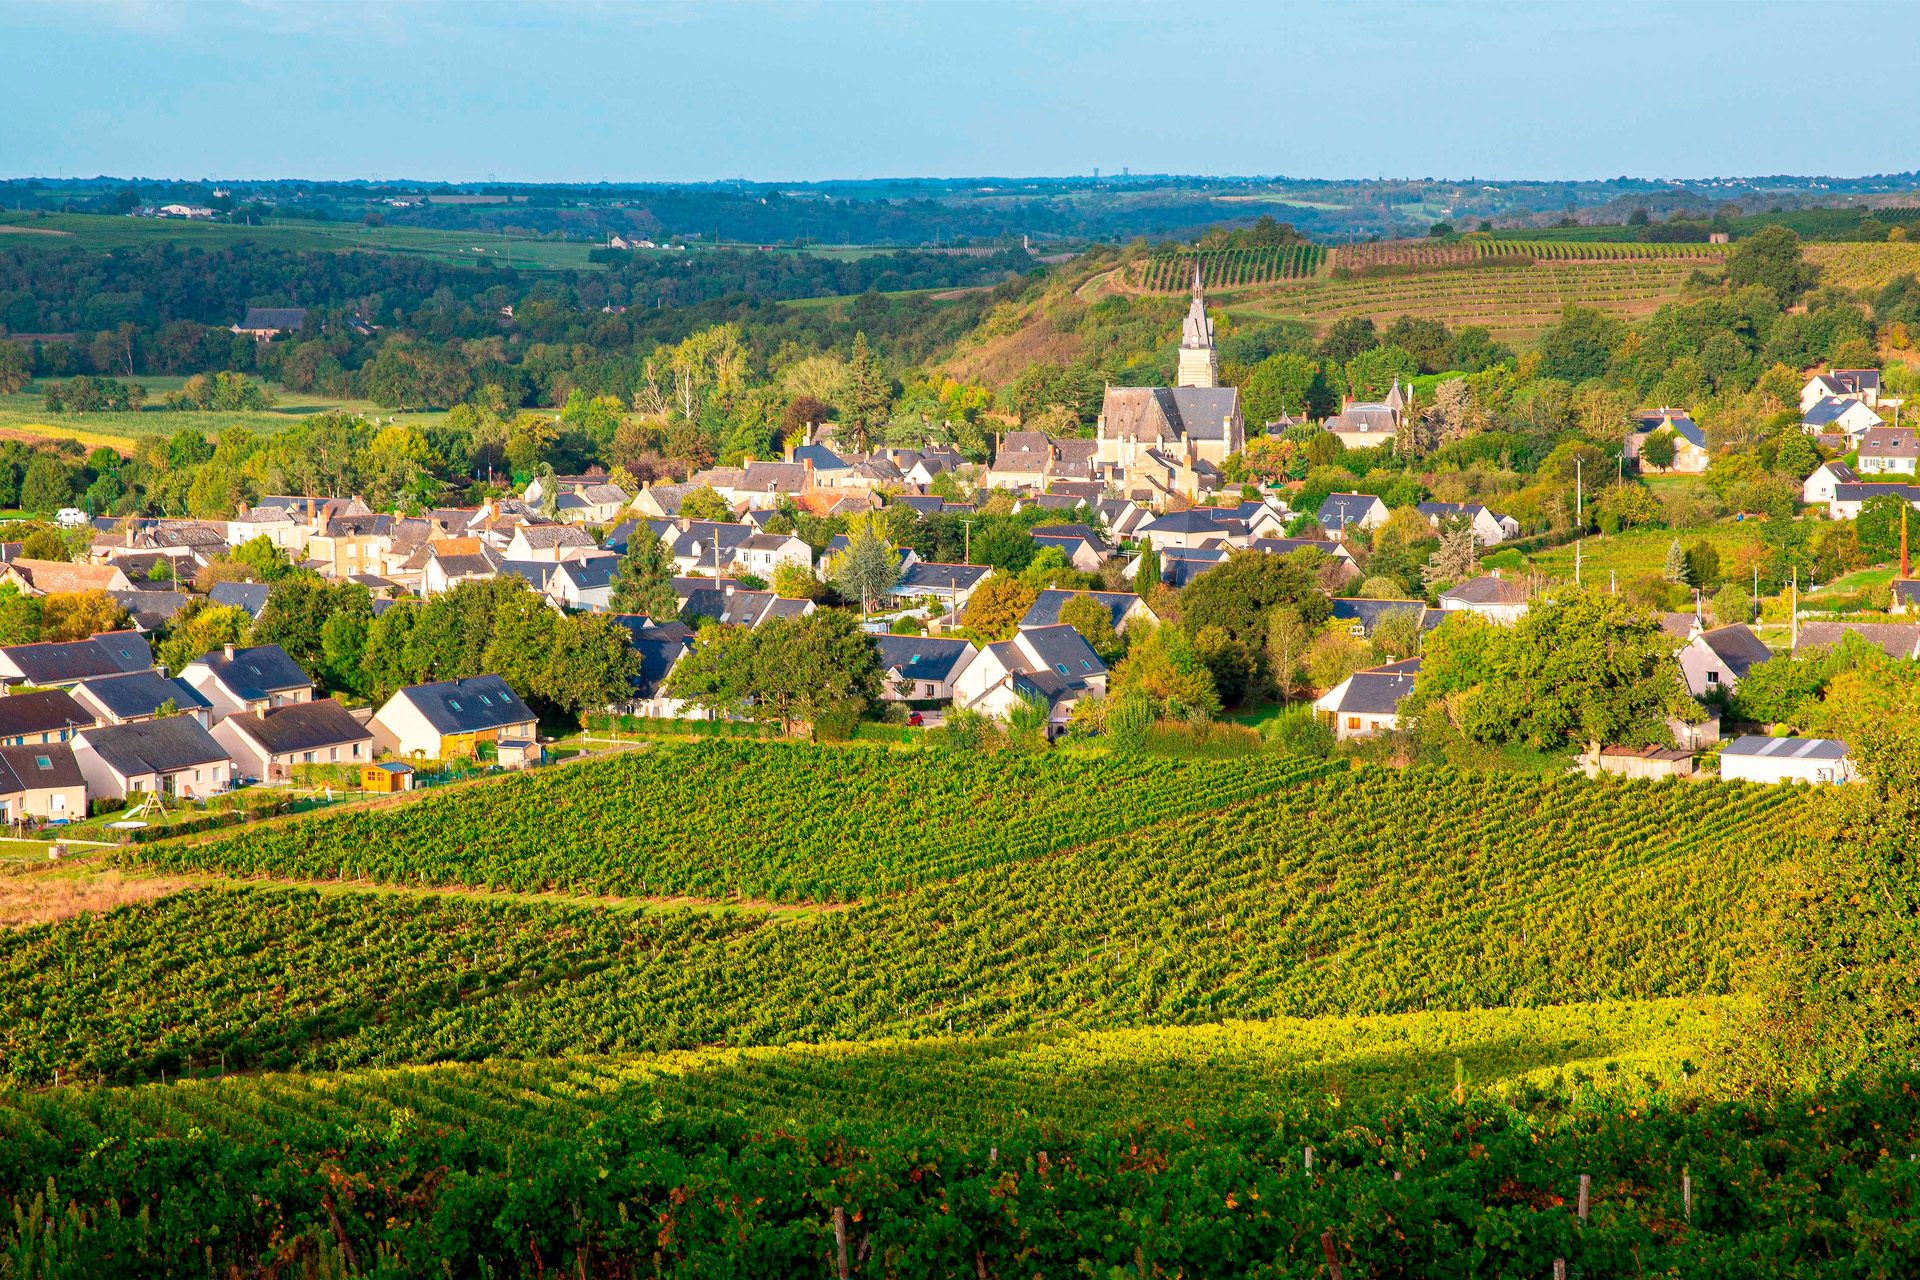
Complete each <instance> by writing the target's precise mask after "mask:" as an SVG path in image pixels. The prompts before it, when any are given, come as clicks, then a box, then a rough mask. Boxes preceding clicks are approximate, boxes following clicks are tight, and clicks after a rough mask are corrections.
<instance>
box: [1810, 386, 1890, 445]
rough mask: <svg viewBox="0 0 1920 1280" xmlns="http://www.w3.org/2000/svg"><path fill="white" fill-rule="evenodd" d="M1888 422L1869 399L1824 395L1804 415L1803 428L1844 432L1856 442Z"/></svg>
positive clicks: (1818, 432) (1814, 431)
mask: <svg viewBox="0 0 1920 1280" xmlns="http://www.w3.org/2000/svg"><path fill="white" fill-rule="evenodd" d="M1884 425H1885V420H1884V419H1882V418H1881V417H1880V415H1879V414H1877V413H1875V412H1874V411H1873V410H1872V409H1871V408H1869V407H1868V406H1867V402H1866V401H1864V400H1859V399H1856V398H1854V397H1853V396H1824V397H1822V398H1821V399H1819V400H1816V401H1814V402H1813V404H1811V405H1809V406H1808V407H1807V408H1806V409H1804V410H1802V411H1801V414H1800V429H1801V430H1802V431H1804V432H1806V433H1807V434H1808V435H1810V436H1827V435H1841V436H1845V437H1846V438H1847V439H1848V440H1850V441H1852V442H1854V443H1856V444H1857V443H1858V442H1859V440H1860V439H1861V437H1863V436H1865V435H1866V434H1867V432H1868V431H1870V430H1872V429H1873V428H1874V427H1879V426H1884Z"/></svg>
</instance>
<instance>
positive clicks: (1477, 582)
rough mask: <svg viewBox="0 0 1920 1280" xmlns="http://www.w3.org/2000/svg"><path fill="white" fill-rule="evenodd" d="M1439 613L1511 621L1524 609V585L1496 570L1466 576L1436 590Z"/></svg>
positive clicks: (1525, 597)
mask: <svg viewBox="0 0 1920 1280" xmlns="http://www.w3.org/2000/svg"><path fill="white" fill-rule="evenodd" d="M1439 599H1440V610H1441V612H1443V613H1455V612H1459V613H1473V614H1478V615H1479V616H1480V617H1482V618H1485V619H1486V620H1487V621H1488V622H1498V623H1503V624H1504V623H1514V622H1518V621H1520V618H1521V616H1522V615H1524V614H1525V613H1526V611H1527V588H1526V587H1525V586H1524V585H1523V584H1521V583H1519V582H1515V581H1513V580H1512V579H1510V578H1503V577H1501V576H1500V575H1499V574H1498V573H1494V574H1490V575H1488V576H1487V577H1483V578H1469V579H1468V580H1467V581H1465V582H1462V583H1460V584H1459V585H1458V586H1453V587H1449V588H1447V589H1446V590H1445V591H1442V592H1441V593H1440V597H1439Z"/></svg>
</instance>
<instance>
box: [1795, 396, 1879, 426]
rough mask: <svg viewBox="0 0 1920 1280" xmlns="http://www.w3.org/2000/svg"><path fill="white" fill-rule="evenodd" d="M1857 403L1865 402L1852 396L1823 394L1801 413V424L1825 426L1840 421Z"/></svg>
mask: <svg viewBox="0 0 1920 1280" xmlns="http://www.w3.org/2000/svg"><path fill="white" fill-rule="evenodd" d="M1856 404H1863V402H1862V401H1859V400H1856V399H1854V398H1853V397H1852V396H1822V397H1821V398H1820V399H1819V400H1816V401H1815V402H1814V403H1813V406H1812V407H1811V408H1809V409H1808V410H1807V411H1806V412H1805V413H1803V414H1801V415H1800V425H1801V426H1805V427H1824V426H1827V425H1828V424H1830V423H1834V422H1838V421H1839V420H1840V418H1841V416H1842V415H1844V414H1845V413H1846V412H1847V410H1849V409H1851V408H1853V406H1855V405H1856ZM1868 412H1869V413H1871V412H1872V410H1868ZM1879 416H1880V415H1879V414H1877V413H1876V414H1874V417H1876V418H1878V417H1879Z"/></svg>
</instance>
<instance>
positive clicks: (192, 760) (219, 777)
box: [73, 716, 234, 800]
mask: <svg viewBox="0 0 1920 1280" xmlns="http://www.w3.org/2000/svg"><path fill="white" fill-rule="evenodd" d="M73 756H74V759H75V760H76V761H78V762H79V765H80V772H81V774H82V775H83V776H84V777H85V778H86V780H87V794H88V795H89V796H106V797H110V798H112V799H122V798H125V797H127V796H132V795H138V794H140V793H142V792H148V793H156V794H161V795H169V796H179V797H181V798H182V799H189V800H202V799H205V798H206V797H208V796H214V795H219V794H220V793H221V792H223V791H225V790H227V789H228V788H229V787H231V786H232V785H233V776H234V770H233V761H232V760H230V759H228V757H227V751H226V748H225V747H222V746H221V745H220V744H219V743H218V742H215V741H214V739H213V735H212V734H210V733H208V732H207V731H206V730H205V729H202V728H201V727H200V725H199V722H197V721H196V720H194V719H193V718H192V717H191V716H167V717H166V718H164V719H161V720H142V721H139V722H138V723H135V724H114V725H103V726H100V727H97V728H93V729H83V730H81V731H80V732H79V733H77V734H75V735H74V739H73Z"/></svg>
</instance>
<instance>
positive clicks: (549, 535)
mask: <svg viewBox="0 0 1920 1280" xmlns="http://www.w3.org/2000/svg"><path fill="white" fill-rule="evenodd" d="M514 536H515V537H517V538H519V539H520V540H521V541H523V542H525V543H526V544H527V545H528V546H529V547H532V548H535V549H536V550H541V551H552V550H556V549H558V548H561V547H590V546H592V545H593V535H591V534H589V533H588V532H587V531H586V530H585V529H582V528H581V527H580V526H579V525H577V524H529V525H522V526H521V527H520V528H519V530H517V531H516V532H515V534H514Z"/></svg>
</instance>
